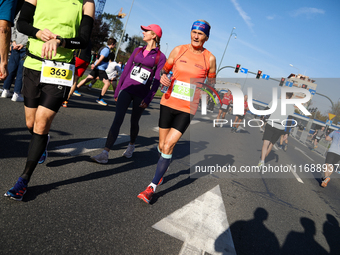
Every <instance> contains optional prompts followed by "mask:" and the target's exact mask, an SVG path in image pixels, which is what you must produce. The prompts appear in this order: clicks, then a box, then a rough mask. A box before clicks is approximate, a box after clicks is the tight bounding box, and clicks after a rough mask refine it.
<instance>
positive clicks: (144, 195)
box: [137, 186, 155, 204]
mask: <svg viewBox="0 0 340 255" xmlns="http://www.w3.org/2000/svg"><path fill="white" fill-rule="evenodd" d="M154 193H155V192H154V191H153V187H151V186H148V187H147V188H146V189H145V190H144V191H143V192H141V193H139V194H138V196H137V197H138V198H139V199H142V200H143V201H144V202H145V203H148V204H149V203H150V201H151V199H152V196H153V194H154Z"/></svg>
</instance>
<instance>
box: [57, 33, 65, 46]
mask: <svg viewBox="0 0 340 255" xmlns="http://www.w3.org/2000/svg"><path fill="white" fill-rule="evenodd" d="M56 39H58V40H59V41H60V43H59V47H63V44H64V42H65V39H64V38H62V37H61V36H59V35H58V36H57V38H56Z"/></svg>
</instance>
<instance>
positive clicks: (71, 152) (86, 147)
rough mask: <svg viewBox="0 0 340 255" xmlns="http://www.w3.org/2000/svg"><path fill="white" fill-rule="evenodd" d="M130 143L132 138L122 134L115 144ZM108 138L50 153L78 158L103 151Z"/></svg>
mask: <svg viewBox="0 0 340 255" xmlns="http://www.w3.org/2000/svg"><path fill="white" fill-rule="evenodd" d="M128 141H130V136H129V135H126V134H120V135H118V137H117V140H116V142H115V144H120V143H125V142H128ZM105 142H106V137H103V138H98V139H91V140H86V141H83V142H78V143H72V144H67V145H63V146H58V147H55V148H54V150H51V151H49V152H54V153H60V154H65V155H68V156H76V155H79V154H85V153H88V152H91V151H95V150H98V149H102V148H104V146H105Z"/></svg>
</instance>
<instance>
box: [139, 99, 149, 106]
mask: <svg viewBox="0 0 340 255" xmlns="http://www.w3.org/2000/svg"><path fill="white" fill-rule="evenodd" d="M139 107H141V108H146V107H148V105H147V104H146V103H144V100H142V102H141V103H140V105H139Z"/></svg>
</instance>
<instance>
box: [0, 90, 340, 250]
mask: <svg viewBox="0 0 340 255" xmlns="http://www.w3.org/2000/svg"><path fill="white" fill-rule="evenodd" d="M80 91H81V92H83V96H82V97H72V98H71V101H70V102H69V107H68V108H61V109H60V111H59V113H58V114H57V116H56V118H55V120H54V122H53V124H52V127H51V132H50V135H51V142H50V144H49V147H48V149H49V157H48V159H47V161H46V162H45V163H44V164H42V165H39V166H38V167H37V169H36V170H35V172H34V174H33V176H32V179H31V182H30V183H29V188H28V191H27V193H26V195H25V196H24V199H23V201H22V202H17V201H11V200H9V199H7V198H5V197H2V198H1V199H0V215H1V217H0V233H1V238H0V254H198V253H195V252H196V251H195V248H196V249H197V250H198V252H201V253H200V254H202V252H204V251H205V252H206V253H205V254H213V253H216V254H218V253H221V254H235V251H236V253H237V254H280V253H281V254H323V253H325V254H329V253H330V252H331V253H332V254H339V251H340V248H339V242H338V240H339V237H340V228H339V221H340V203H339V184H340V181H339V179H338V177H339V176H340V175H339V174H336V173H334V174H333V175H332V177H334V178H332V180H331V182H330V183H329V185H328V187H327V188H321V187H320V177H321V175H320V173H316V172H314V173H311V172H310V171H308V172H307V171H301V172H299V169H300V168H299V167H300V166H302V168H301V169H305V167H306V169H311V168H310V167H311V165H312V164H315V165H316V164H323V163H324V158H323V157H321V156H320V155H319V154H317V153H315V152H312V151H310V149H309V148H308V147H306V146H304V145H303V144H301V143H299V142H298V141H296V140H295V139H293V138H291V137H290V138H289V148H288V151H287V152H284V151H282V150H279V149H274V150H273V151H272V153H271V154H270V155H269V156H268V161H267V162H266V164H267V165H268V164H270V165H272V166H277V167H286V169H287V167H288V166H287V165H291V166H292V167H294V166H295V167H296V168H297V172H296V175H294V174H293V173H292V172H290V171H288V172H283V173H279V172H274V173H258V172H253V173H250V172H246V173H244V172H241V168H242V167H246V166H256V165H257V163H258V160H259V156H260V151H261V146H262V141H261V139H262V133H260V131H259V129H258V128H250V127H245V128H244V129H243V130H241V131H240V132H239V133H231V132H230V127H229V126H224V127H222V128H213V127H212V119H214V118H215V117H216V114H217V110H215V112H214V113H208V115H206V116H202V115H201V114H200V113H197V115H196V116H195V118H194V120H193V122H192V124H191V126H190V129H189V130H188V131H187V132H186V133H185V134H184V136H183V137H182V139H181V140H180V142H179V143H178V144H177V145H176V148H175V151H174V155H173V162H172V163H171V166H170V170H169V171H168V172H167V173H166V175H165V180H164V183H163V184H162V185H161V186H160V187H158V188H157V192H156V194H155V197H154V198H153V200H152V203H151V204H149V205H148V204H145V203H144V202H141V201H140V200H139V199H137V195H138V193H139V192H141V191H143V190H144V189H145V187H146V186H147V185H148V184H149V183H150V181H151V180H152V178H153V175H154V172H155V169H156V164H157V161H158V156H157V153H156V150H155V148H156V147H155V146H156V145H157V141H158V132H157V125H158V116H159V99H155V100H154V101H153V102H152V103H151V105H150V106H149V108H147V109H146V110H145V111H144V114H143V116H142V118H141V121H140V136H139V137H138V140H137V143H136V150H135V153H134V155H133V157H132V158H131V159H126V158H124V157H122V156H121V155H122V153H123V152H124V150H125V149H126V147H127V144H128V134H129V118H130V113H131V111H130V110H128V113H127V115H126V118H125V121H124V123H123V125H122V128H121V131H120V134H121V137H120V138H119V139H118V140H117V144H116V145H115V146H114V147H113V150H112V151H111V152H110V154H109V162H108V164H107V165H99V164H96V163H93V162H91V161H90V156H93V155H96V154H98V153H99V152H100V151H101V149H100V148H101V147H103V146H104V143H105V137H106V135H107V132H108V129H109V127H110V125H111V123H112V120H113V118H114V114H115V104H114V100H113V94H112V92H109V93H108V94H107V96H106V97H105V101H106V102H107V103H108V104H109V105H108V106H106V107H105V106H101V105H99V104H97V103H96V102H95V99H96V98H97V96H98V95H99V91H98V90H91V91H87V90H86V89H81V90H80ZM0 109H1V110H0V119H1V122H0V130H1V133H0V141H1V142H0V152H1V153H0V174H1V182H0V191H1V192H2V193H5V192H6V191H7V190H8V189H9V188H10V187H11V186H12V185H13V184H14V183H15V181H16V180H17V178H18V176H19V175H20V174H21V172H22V171H23V167H24V165H25V161H26V155H27V149H28V144H29V140H30V134H29V132H28V131H27V130H26V128H25V120H24V110H23V104H22V103H17V102H12V101H10V99H2V98H1V99H0ZM230 118H233V117H232V116H231V115H227V119H230ZM250 118H251V116H247V119H250ZM216 165H219V166H231V167H234V169H236V171H235V172H229V173H227V172H222V173H216V172H215V173H213V174H210V173H206V172H204V173H202V172H201V173H198V172H196V171H195V170H196V169H197V168H196V167H197V166H200V167H203V166H216ZM215 207H216V208H215ZM224 215H225V216H224ZM190 224H192V225H190ZM211 226H212V227H211ZM209 227H211V229H209ZM207 229H208V230H209V231H207ZM197 230H199V231H197ZM217 230H219V231H220V232H217ZM222 230H224V231H222ZM221 231H222V232H221ZM216 233H220V234H218V235H217V236H216ZM230 233H231V235H230ZM200 234H201V235H200ZM231 237H232V239H231ZM204 238H206V240H207V241H205V239H204ZM210 242H213V243H212V245H210V246H209V243H210ZM211 246H212V247H214V250H213V251H212V250H211V249H210V248H211ZM190 249H191V250H190ZM190 251H192V252H191V253H190Z"/></svg>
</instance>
